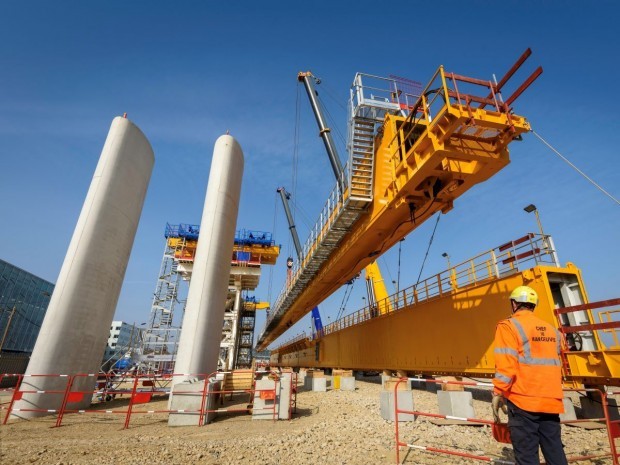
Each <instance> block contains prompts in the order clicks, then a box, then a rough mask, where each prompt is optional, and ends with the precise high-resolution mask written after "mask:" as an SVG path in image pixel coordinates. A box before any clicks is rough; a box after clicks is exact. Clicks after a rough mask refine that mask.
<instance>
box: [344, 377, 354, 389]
mask: <svg viewBox="0 0 620 465" xmlns="http://www.w3.org/2000/svg"><path fill="white" fill-rule="evenodd" d="M340 390H341V391H355V377H354V376H342V377H341V378H340Z"/></svg>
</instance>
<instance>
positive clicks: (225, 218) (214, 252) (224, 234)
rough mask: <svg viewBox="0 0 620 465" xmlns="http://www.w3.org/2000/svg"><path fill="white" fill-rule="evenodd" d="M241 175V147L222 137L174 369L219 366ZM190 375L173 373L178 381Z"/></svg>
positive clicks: (195, 370) (213, 165)
mask: <svg viewBox="0 0 620 465" xmlns="http://www.w3.org/2000/svg"><path fill="white" fill-rule="evenodd" d="M242 176H243V152H242V150H241V146H240V145H239V143H238V142H237V141H236V140H235V139H234V138H233V137H231V136H228V135H225V136H221V137H220V138H219V139H218V140H217V141H216V143H215V147H214V149H213V160H212V162H211V172H210V174H209V183H208V186H207V195H206V198H205V206H204V211H203V215H202V221H201V223H200V236H199V237H198V245H197V247H196V258H195V259H194V270H193V273H192V280H191V283H190V286H189V292H188V296H187V306H186V308H185V316H184V318H183V329H182V331H181V337H180V341H179V351H178V353H177V360H176V364H175V369H174V371H175V373H186V374H190V375H195V374H209V373H212V372H214V371H216V370H217V360H218V355H219V349H220V339H221V337H222V324H223V321H224V310H225V305H226V297H227V294H228V280H229V276H230V261H231V257H232V251H233V244H234V240H235V227H236V223H237V212H238V209H239V196H240V193H241V179H242ZM187 378H192V377H191V376H189V377H182V376H175V377H174V384H178V383H180V382H182V381H184V380H185V379H187Z"/></svg>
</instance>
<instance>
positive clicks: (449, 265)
mask: <svg viewBox="0 0 620 465" xmlns="http://www.w3.org/2000/svg"><path fill="white" fill-rule="evenodd" d="M441 256H442V257H443V258H445V259H446V260H448V269H450V268H452V264H451V263H450V255H448V252H444V253H442V254H441Z"/></svg>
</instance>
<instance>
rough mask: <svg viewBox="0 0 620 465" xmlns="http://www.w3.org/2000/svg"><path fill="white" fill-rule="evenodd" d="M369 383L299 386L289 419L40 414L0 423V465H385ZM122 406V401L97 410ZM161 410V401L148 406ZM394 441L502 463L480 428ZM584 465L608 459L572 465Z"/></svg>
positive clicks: (428, 398)
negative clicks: (179, 420) (204, 421)
mask: <svg viewBox="0 0 620 465" xmlns="http://www.w3.org/2000/svg"><path fill="white" fill-rule="evenodd" d="M380 391H381V386H380V384H379V379H378V377H376V378H359V379H358V381H357V389H356V391H354V392H345V391H331V390H330V391H328V392H306V391H304V390H303V389H300V392H299V394H298V397H297V414H296V415H294V417H293V419H292V420H291V421H278V422H275V423H274V422H271V421H252V419H251V416H249V415H247V414H235V415H232V414H228V415H221V416H220V417H218V418H217V419H216V420H215V421H214V422H213V423H211V424H209V425H207V426H204V427H179V428H169V427H168V426H167V420H166V416H165V414H143V415H136V416H134V417H132V420H131V425H130V428H129V429H127V430H123V429H122V427H123V423H124V415H109V414H97V415H75V414H73V415H67V416H65V419H64V420H63V426H61V427H60V428H54V427H53V425H54V422H55V419H53V418H41V419H37V420H32V421H21V422H17V423H11V424H9V425H6V426H0V459H1V460H0V462H1V463H2V464H4V465H10V464H20V465H21V464H28V463H35V464H58V465H60V464H62V465H81V464H94V463H96V464H97V465H107V464H149V465H152V464H168V465H174V464H190V463H192V464H193V463H196V464H213V465H215V464H219V465H228V464H264V465H268V464H273V465H275V464H280V463H286V464H287V465H301V464H347V465H355V464H360V465H362V464H364V465H366V464H390V463H395V454H394V451H395V447H394V424H393V423H392V422H389V421H385V420H383V419H382V418H381V416H380V414H379V393H380ZM414 396H415V403H416V409H418V410H420V411H427V412H435V413H436V412H437V400H436V395H435V394H433V393H431V392H427V391H425V390H415V391H414ZM114 404H116V408H120V409H122V408H124V406H125V405H126V401H123V400H117V401H114V402H112V403H109V404H107V405H108V408H110V406H112V407H113V406H114ZM148 408H149V409H165V408H166V401H165V400H158V401H154V402H152V403H151V404H149V407H148ZM474 408H475V411H476V413H477V415H478V417H479V418H484V419H490V418H491V415H490V403H489V400H488V393H486V392H475V393H474ZM400 429H401V439H402V440H405V441H407V442H409V443H415V444H419V445H425V446H432V447H439V448H447V449H458V450H460V451H465V452H468V453H470V454H474V455H488V456H491V457H495V458H501V459H503V460H509V461H511V460H512V450H511V448H510V447H509V446H506V445H504V444H499V443H497V442H495V441H494V439H493V438H492V436H491V432H490V429H489V428H488V427H486V426H461V425H450V426H446V425H444V426H439V425H435V424H433V423H431V422H429V421H427V420H425V419H422V418H421V417H419V418H418V420H416V421H415V422H408V423H401V428H400ZM563 440H564V443H565V444H566V450H567V453H568V455H569V456H575V455H579V454H585V453H602V452H604V451H605V450H607V447H608V445H607V444H608V443H607V437H606V433H605V430H586V429H582V428H576V427H564V428H563ZM401 461H403V462H404V463H407V464H468V463H469V464H471V463H479V461H473V460H465V459H459V458H457V457H452V456H445V455H436V454H431V453H428V452H421V451H411V452H407V451H404V450H403V451H401ZM579 463H583V464H586V465H587V464H590V465H602V464H611V460H610V459H609V460H602V459H598V460H593V461H580V462H579Z"/></svg>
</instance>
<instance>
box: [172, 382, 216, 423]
mask: <svg viewBox="0 0 620 465" xmlns="http://www.w3.org/2000/svg"><path fill="white" fill-rule="evenodd" d="M204 383H205V381H204V380H190V381H183V382H181V383H178V384H176V385H174V386H173V388H172V392H171V393H170V409H171V410H187V412H183V413H171V414H170V415H168V426H199V420H200V405H201V404H202V395H201V394H202V391H203V389H204ZM220 386H221V381H215V382H209V384H208V385H207V398H206V402H205V410H215V409H217V402H218V400H219V396H220V394H219V393H214V391H220V390H221V389H220ZM175 391H176V393H175ZM216 415H217V414H216V413H215V412H209V413H205V415H203V424H208V423H210V422H211V421H212V420H213V419H214V418H215V416H216Z"/></svg>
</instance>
